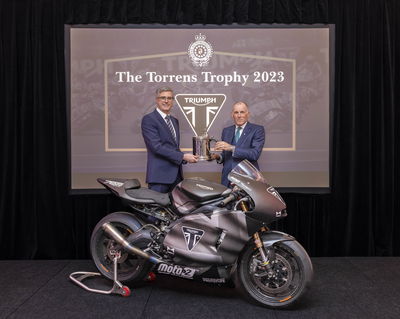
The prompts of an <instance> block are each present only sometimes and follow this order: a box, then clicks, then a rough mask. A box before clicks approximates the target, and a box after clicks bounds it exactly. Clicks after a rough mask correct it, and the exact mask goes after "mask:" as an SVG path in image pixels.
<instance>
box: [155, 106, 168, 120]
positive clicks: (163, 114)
mask: <svg viewBox="0 0 400 319" xmlns="http://www.w3.org/2000/svg"><path fill="white" fill-rule="evenodd" d="M156 110H157V112H158V113H159V114H160V115H161V116H162V118H163V119H164V120H165V118H166V117H167V114H165V113H164V112H163V111H160V109H159V108H158V107H156ZM169 116H171V114H169Z"/></svg>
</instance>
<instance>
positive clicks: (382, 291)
mask: <svg viewBox="0 0 400 319" xmlns="http://www.w3.org/2000/svg"><path fill="white" fill-rule="evenodd" d="M312 261H313V264H314V274H315V275H314V280H313V284H312V286H311V287H310V289H309V290H308V292H307V294H306V295H305V296H304V298H303V299H302V300H301V302H300V303H299V304H298V305H297V307H295V308H294V309H291V310H269V309H264V308H262V307H258V306H255V305H253V304H250V303H248V302H247V301H245V300H244V299H243V298H241V296H240V295H239V294H238V293H237V292H236V291H235V289H234V288H230V287H227V286H222V287H218V286H208V285H205V284H201V283H195V282H191V281H188V280H184V279H179V278H175V277H167V276H158V278H157V280H156V282H153V283H148V284H146V285H144V286H143V287H141V288H137V289H135V290H133V291H132V295H131V296H130V297H127V298H124V297H121V296H118V295H99V294H95V293H90V292H87V291H85V290H83V289H82V288H80V287H78V286H77V285H75V284H73V283H72V282H71V281H70V280H69V279H68V276H69V274H70V273H71V272H74V271H83V270H88V271H94V266H93V264H92V262H91V261H90V260H73V261H64V260H52V261H0V288H1V289H0V290H1V291H0V318H158V319H160V318H207V319H211V318H230V319H232V318H241V319H244V318H246V319H247V318H400V257H396V258H394V257H381V258H375V257H368V258H367V257H365V258H364V257H351V258H350V257H347V258H313V259H312Z"/></svg>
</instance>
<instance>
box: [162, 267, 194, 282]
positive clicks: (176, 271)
mask: <svg viewBox="0 0 400 319" xmlns="http://www.w3.org/2000/svg"><path fill="white" fill-rule="evenodd" d="M157 271H158V272H159V273H162V274H167V275H173V276H178V277H183V278H187V279H191V278H193V276H194V274H195V272H196V270H195V269H193V268H189V267H182V266H178V265H168V264H164V263H160V264H159V265H158V268H157Z"/></svg>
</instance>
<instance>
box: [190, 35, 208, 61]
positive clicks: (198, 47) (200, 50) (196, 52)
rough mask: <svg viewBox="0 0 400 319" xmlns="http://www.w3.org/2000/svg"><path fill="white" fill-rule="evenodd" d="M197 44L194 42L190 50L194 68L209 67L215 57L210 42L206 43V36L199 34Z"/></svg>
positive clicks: (196, 37)
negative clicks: (211, 59)
mask: <svg viewBox="0 0 400 319" xmlns="http://www.w3.org/2000/svg"><path fill="white" fill-rule="evenodd" d="M194 38H195V39H196V41H195V42H192V43H191V44H190V45H189V48H188V54H189V57H190V59H191V60H192V64H193V66H198V67H203V66H207V65H208V62H209V61H210V58H211V57H212V55H213V48H212V46H211V44H210V43H209V42H206V41H205V40H206V36H205V35H204V34H201V33H199V34H198V35H196V36H195V37H194Z"/></svg>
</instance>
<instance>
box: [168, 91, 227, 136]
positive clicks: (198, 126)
mask: <svg viewBox="0 0 400 319" xmlns="http://www.w3.org/2000/svg"><path fill="white" fill-rule="evenodd" d="M175 100H176V104H177V105H178V106H179V108H180V109H181V111H182V113H183V114H184V115H185V118H186V120H187V121H188V123H189V124H190V127H191V128H192V130H193V132H194V134H196V136H199V135H202V134H203V133H204V132H208V129H209V128H210V127H211V125H212V124H213V122H214V121H215V119H216V118H217V115H218V113H219V111H220V110H221V108H222V106H223V105H224V103H225V100H226V95H225V94H177V95H176V96H175Z"/></svg>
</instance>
